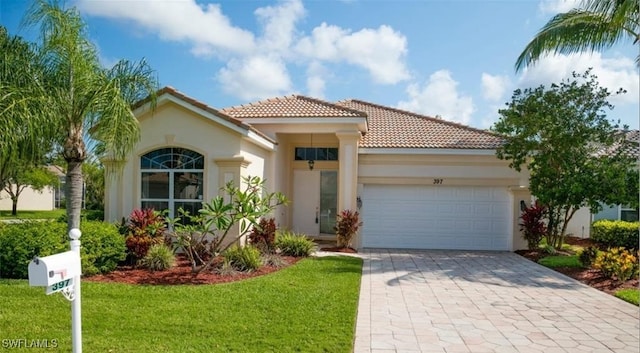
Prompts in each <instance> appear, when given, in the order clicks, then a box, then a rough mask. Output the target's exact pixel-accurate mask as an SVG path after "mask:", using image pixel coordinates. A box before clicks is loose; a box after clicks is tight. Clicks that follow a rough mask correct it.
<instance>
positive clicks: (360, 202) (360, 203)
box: [356, 196, 362, 209]
mask: <svg viewBox="0 0 640 353" xmlns="http://www.w3.org/2000/svg"><path fill="white" fill-rule="evenodd" d="M356 206H357V207H358V209H361V208H362V198H360V196H358V197H356Z"/></svg>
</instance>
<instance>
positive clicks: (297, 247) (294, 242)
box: [275, 231, 316, 257]
mask: <svg viewBox="0 0 640 353" xmlns="http://www.w3.org/2000/svg"><path fill="white" fill-rule="evenodd" d="M275 245H276V248H278V249H280V251H281V252H282V254H283V255H288V256H296V257H302V256H309V255H311V254H312V253H313V251H314V250H315V248H316V244H315V243H314V242H313V241H312V240H311V239H309V238H307V237H306V236H304V235H298V234H295V233H293V232H290V231H286V232H282V233H279V234H277V235H276V244H275Z"/></svg>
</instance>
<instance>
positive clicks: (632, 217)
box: [620, 205, 638, 222]
mask: <svg viewBox="0 0 640 353" xmlns="http://www.w3.org/2000/svg"><path fill="white" fill-rule="evenodd" d="M620 220H621V221H627V222H637V221H638V209H635V208H631V206H629V205H623V206H621V207H620Z"/></svg>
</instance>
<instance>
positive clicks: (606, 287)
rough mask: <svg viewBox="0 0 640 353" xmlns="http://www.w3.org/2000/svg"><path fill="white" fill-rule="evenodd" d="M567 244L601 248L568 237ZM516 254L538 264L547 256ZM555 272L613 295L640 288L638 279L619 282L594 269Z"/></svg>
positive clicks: (538, 253) (540, 254)
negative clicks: (626, 289)
mask: <svg viewBox="0 0 640 353" xmlns="http://www.w3.org/2000/svg"><path fill="white" fill-rule="evenodd" d="M565 243H566V244H570V245H579V246H582V247H588V246H597V247H599V245H598V244H597V243H595V242H594V241H593V240H591V239H588V238H587V239H582V238H576V237H566V238H565ZM516 254H518V255H520V256H523V257H526V258H527V259H529V260H531V261H534V262H538V260H540V259H541V258H543V257H545V256H546V254H544V253H542V252H541V251H536V250H517V251H516ZM554 270H555V271H557V272H560V273H562V274H564V275H567V276H569V277H571V278H573V279H576V280H578V281H580V282H582V283H584V284H586V285H588V286H590V287H593V288H595V289H598V290H601V291H603V292H605V293H609V294H613V293H615V292H616V291H618V290H620V289H625V288H638V285H639V283H638V279H637V278H634V279H630V280H628V281H625V282H618V281H614V280H612V279H610V278H607V277H605V276H603V275H602V273H600V271H598V270H594V269H585V268H570V267H560V268H554Z"/></svg>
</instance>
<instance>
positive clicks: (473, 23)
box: [0, 0, 640, 129]
mask: <svg viewBox="0 0 640 353" xmlns="http://www.w3.org/2000/svg"><path fill="white" fill-rule="evenodd" d="M578 3H579V0H502V1H497V0H494V1H488V0H467V1H459V0H451V1H446V0H439V1H431V0H413V1H407V0H399V1H392V0H375V1H374V0H345V1H329V0H315V1H301V0H282V1H278V0H271V1H249V0H239V1H202V0H157V1H153V0H118V1H107V0H99V1H89V0H76V1H68V2H67V4H68V5H71V6H73V5H75V6H77V7H78V9H79V10H80V12H81V14H82V16H83V18H84V19H85V20H86V22H87V24H88V29H89V35H90V37H91V39H92V40H93V42H94V43H95V44H96V46H97V47H98V49H99V51H100V57H101V60H102V62H103V64H105V65H112V64H113V63H115V62H116V61H117V60H118V59H121V58H126V59H132V60H139V59H141V58H143V57H144V58H146V59H147V60H148V61H149V63H150V64H151V66H152V67H153V68H154V69H155V70H157V72H158V76H159V79H160V83H161V85H163V86H164V85H170V86H173V87H175V88H176V89H178V90H180V91H182V92H183V93H185V94H187V95H189V96H191V97H193V98H196V99H198V100H201V101H203V102H205V103H207V104H209V105H211V106H213V107H216V108H224V107H228V106H231V105H237V104H243V103H247V102H251V101H256V100H259V99H264V98H269V97H275V96H282V95H287V94H292V93H299V94H304V95H309V96H312V97H317V98H322V99H326V100H328V101H337V100H341V99H346V98H357V99H362V100H366V101H371V102H374V103H378V104H383V105H388V106H392V107H398V108H402V109H407V110H411V111H414V112H418V113H423V114H427V115H431V116H436V115H440V116H441V117H442V118H444V119H447V120H451V121H456V122H461V123H464V124H468V125H471V126H474V127H479V128H488V127H489V126H490V125H491V124H492V123H493V122H495V121H496V120H497V119H498V117H499V115H498V113H497V111H498V109H500V108H502V107H503V106H504V104H505V102H507V101H508V100H509V99H510V97H511V93H512V92H513V90H514V89H516V88H526V87H535V86H537V85H539V84H549V83H551V82H558V81H559V80H562V79H564V78H567V77H569V76H570V73H571V71H573V70H576V71H579V72H583V71H584V70H586V69H587V68H589V67H593V72H594V73H595V74H596V75H597V76H598V77H599V79H600V83H601V84H602V85H603V86H605V87H608V88H609V89H610V90H612V91H615V90H616V89H617V88H619V87H622V88H625V89H626V90H627V91H628V93H627V94H626V95H623V96H619V97H615V98H612V99H611V100H610V101H611V102H612V103H613V104H614V105H615V106H616V108H615V109H614V110H613V111H612V112H610V113H609V116H610V117H611V118H612V119H620V120H621V121H622V122H623V123H624V124H627V125H629V126H630V127H631V128H636V129H637V128H638V124H639V123H638V119H639V116H640V110H639V106H640V104H639V97H640V93H639V91H640V89H639V85H640V83H639V81H640V79H639V75H638V70H637V68H636V66H635V64H634V59H635V56H636V55H637V52H638V47H637V46H636V47H633V46H632V45H631V44H626V45H622V44H621V45H618V46H616V47H614V48H611V49H608V50H606V51H605V52H602V53H595V54H593V55H586V54H582V55H572V56H564V55H561V56H554V57H548V58H545V59H544V60H542V61H540V62H539V63H538V64H537V65H535V66H533V67H530V68H528V69H526V70H524V71H522V72H519V73H516V72H515V71H514V62H515V59H516V58H517V56H518V55H519V53H520V52H521V50H522V49H523V48H524V47H525V45H526V44H527V43H528V41H529V40H530V39H531V38H532V37H533V36H534V34H535V33H536V32H537V31H538V30H539V29H540V28H541V27H542V26H543V25H544V23H546V21H547V20H548V19H549V18H551V16H553V15H554V14H556V13H558V12H563V11H567V10H569V9H571V8H572V7H574V6H576V5H577V4H578ZM27 5H28V3H27V2H26V1H23V0H2V1H1V2H0V23H1V24H2V25H3V26H6V27H8V29H9V32H10V33H11V34H17V35H21V36H23V37H25V38H27V39H29V40H34V39H35V32H34V31H33V30H30V29H27V28H21V27H20V26H19V23H20V20H21V19H22V16H23V14H24V11H25V10H26V8H27Z"/></svg>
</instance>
